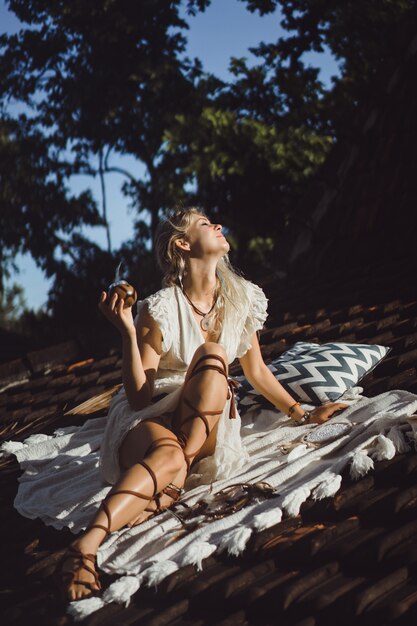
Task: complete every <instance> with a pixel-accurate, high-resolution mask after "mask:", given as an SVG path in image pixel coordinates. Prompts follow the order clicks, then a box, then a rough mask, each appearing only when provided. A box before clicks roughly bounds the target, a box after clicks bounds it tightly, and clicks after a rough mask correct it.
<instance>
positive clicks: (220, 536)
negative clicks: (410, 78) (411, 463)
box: [0, 387, 417, 621]
mask: <svg viewBox="0 0 417 626" xmlns="http://www.w3.org/2000/svg"><path fill="white" fill-rule="evenodd" d="M362 392H363V389H362V388H361V387H354V388H353V389H351V390H349V391H347V392H346V393H345V394H344V395H343V396H342V397H341V398H339V400H338V401H340V402H344V403H346V404H349V405H350V406H349V407H348V408H347V409H345V410H344V411H343V412H342V413H340V414H339V415H337V416H335V417H334V418H333V420H330V421H329V422H328V423H327V424H326V426H328V425H330V424H331V422H334V423H344V424H347V425H348V426H346V431H347V432H346V434H343V435H342V436H340V437H339V438H337V439H335V440H333V441H331V442H327V443H326V442H325V443H322V444H321V445H319V446H310V445H307V444H306V443H303V442H299V441H298V440H299V438H300V437H301V436H302V435H303V434H306V433H309V434H310V435H311V434H312V431H313V430H314V431H315V432H316V433H317V432H319V431H318V429H317V428H316V426H314V425H305V426H301V427H298V426H294V425H293V424H292V422H291V420H290V419H289V418H288V417H287V416H286V415H284V414H283V413H281V412H279V411H278V410H266V409H261V408H260V407H259V405H257V406H254V407H251V408H250V409H249V410H248V411H247V412H246V413H245V414H244V415H243V417H242V430H241V435H242V440H243V442H244V445H245V447H246V449H247V450H248V452H249V455H250V462H249V463H248V464H247V465H245V467H244V468H243V469H242V470H241V471H240V473H238V474H236V475H235V476H234V477H233V479H229V480H223V481H217V482H216V483H214V484H212V485H199V486H193V482H194V484H195V483H196V482H197V480H196V479H197V478H198V477H195V476H193V475H190V476H189V478H188V480H187V483H186V492H185V494H184V495H183V497H182V501H183V502H185V503H187V504H188V505H193V504H195V503H196V502H198V501H200V500H201V499H202V498H205V499H206V500H207V501H209V500H210V498H211V497H212V496H211V493H216V492H218V491H219V490H220V489H223V488H224V487H226V486H228V485H231V484H234V483H241V482H246V483H247V482H251V483H254V482H257V481H267V482H268V483H269V484H270V485H271V486H272V487H273V488H275V489H276V492H277V493H279V495H277V496H276V497H273V498H271V499H264V498H259V499H258V500H256V501H253V502H251V503H250V504H249V505H247V506H246V507H244V508H243V509H241V510H240V511H238V512H236V513H233V514H231V515H228V516H226V517H223V518H222V519H218V520H216V521H211V522H209V523H205V524H203V525H202V527H200V528H198V529H196V530H194V531H192V532H189V533H187V534H185V536H184V534H182V535H181V536H180V538H177V539H176V538H175V537H176V534H177V533H179V531H181V524H180V522H179V521H178V520H177V519H176V518H175V517H174V516H173V515H172V513H170V512H169V511H165V512H163V513H161V514H159V515H157V516H155V517H153V518H151V519H149V520H147V521H146V522H144V523H143V524H140V525H139V526H137V527H135V528H126V527H125V528H124V529H121V530H120V531H118V532H115V533H112V535H110V536H109V537H108V538H107V539H106V540H105V541H104V543H103V544H102V545H101V546H100V549H99V552H98V554H97V563H98V566H99V567H100V568H101V569H102V570H104V571H105V572H108V573H109V574H119V575H120V576H119V578H118V579H117V580H116V581H115V582H113V583H112V584H111V585H110V586H109V588H108V589H107V590H106V591H105V592H104V593H103V594H102V596H101V597H94V598H89V599H85V600H79V601H75V602H71V603H70V604H69V606H68V613H70V614H72V615H73V617H74V619H75V620H76V621H80V620H82V619H84V617H86V616H87V615H89V614H91V613H93V612H94V611H96V610H98V609H99V608H100V607H102V606H104V605H105V604H107V603H110V602H119V603H124V604H125V605H126V606H127V605H128V604H129V601H130V598H131V596H132V595H133V594H134V593H135V592H136V591H137V589H138V588H139V587H140V586H141V585H144V584H146V585H148V586H150V585H155V586H157V585H158V583H159V582H160V581H161V580H163V579H164V578H165V577H166V576H168V575H169V574H171V573H172V572H174V571H175V570H177V569H179V568H180V567H182V566H184V565H186V564H195V565H196V567H197V568H198V569H201V568H202V561H203V559H205V558H207V557H208V556H210V555H211V554H212V553H213V552H215V551H217V552H221V551H222V550H228V552H229V553H230V554H234V555H238V554H240V553H241V552H242V551H243V550H244V549H245V546H246V544H247V542H248V539H249V537H250V536H251V534H252V532H253V531H254V530H255V531H256V530H263V529H264V528H268V527H269V526H272V525H274V524H277V523H278V522H279V521H280V520H281V517H282V515H283V513H285V514H286V515H288V516H296V515H297V514H298V512H299V509H300V506H301V504H302V503H303V502H304V501H305V500H306V499H307V498H308V497H312V498H314V499H321V498H324V497H328V496H332V495H334V494H335V493H336V492H337V491H338V489H339V488H340V484H341V475H340V472H341V470H342V469H343V468H344V467H345V466H347V465H350V473H351V475H352V476H353V477H354V478H355V477H359V476H362V475H363V474H365V473H366V472H367V471H369V470H370V469H371V468H372V467H373V461H374V460H382V459H390V458H392V457H393V456H394V455H395V454H396V453H402V452H405V451H407V450H409V449H410V444H411V445H412V446H413V447H414V446H415V442H416V433H417V415H414V414H416V413H417V395H415V394H412V393H410V392H407V391H404V390H394V391H389V392H386V393H383V394H380V395H378V396H376V397H374V398H367V397H364V396H362V395H361V394H362ZM302 406H303V408H305V409H309V408H313V407H312V405H308V404H303V405H302ZM105 421H106V417H102V418H97V419H91V420H88V421H87V422H86V423H85V424H84V425H83V426H81V427H69V428H63V429H59V430H57V431H55V433H54V435H53V436H49V435H44V434H38V435H32V436H30V437H28V438H27V439H26V440H25V441H24V442H23V443H20V442H12V441H8V442H5V443H4V444H3V445H2V446H1V447H0V454H2V455H9V454H14V455H15V456H16V458H17V460H18V461H19V463H20V466H21V468H22V469H24V470H25V472H24V474H23V475H22V476H21V477H20V479H19V482H20V485H19V490H18V493H17V496H16V499H15V502H14V505H15V507H16V509H17V510H18V511H19V512H20V513H21V514H22V515H24V516H25V517H29V518H31V519H35V518H37V517H39V518H41V519H42V520H43V521H44V522H45V524H47V525H51V526H54V527H55V528H57V529H61V528H63V527H65V526H68V527H69V528H70V529H71V530H72V531H73V532H74V533H78V532H79V531H80V530H82V529H83V528H85V527H86V526H87V525H88V523H89V522H90V521H91V518H92V516H93V515H94V513H95V511H96V510H97V509H98V507H99V505H100V502H101V500H102V499H103V498H104V497H105V496H106V494H107V493H108V491H109V490H110V488H111V487H110V486H109V485H105V484H103V483H101V482H100V478H99V472H98V456H99V448H100V440H101V437H102V434H103V430H104V425H105ZM320 428H322V427H320ZM334 428H337V426H334ZM330 452H331V454H329V453H330Z"/></svg>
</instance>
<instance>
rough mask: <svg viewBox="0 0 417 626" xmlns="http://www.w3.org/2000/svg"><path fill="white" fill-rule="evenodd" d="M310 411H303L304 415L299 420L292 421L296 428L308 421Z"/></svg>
mask: <svg viewBox="0 0 417 626" xmlns="http://www.w3.org/2000/svg"><path fill="white" fill-rule="evenodd" d="M311 413H312V411H304V415H303V416H302V417H301V418H300V419H299V420H294V422H295V423H296V425H297V426H302V425H303V424H304V423H305V422H309V421H310V416H311Z"/></svg>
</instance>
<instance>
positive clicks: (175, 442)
mask: <svg viewBox="0 0 417 626" xmlns="http://www.w3.org/2000/svg"><path fill="white" fill-rule="evenodd" d="M160 441H172V442H173V443H159V442H160ZM157 444H158V445H157ZM164 446H168V447H171V448H178V446H179V442H178V440H177V439H173V438H172V437H160V438H159V439H155V440H154V441H153V442H152V443H151V445H150V446H149V448H148V449H147V450H146V452H145V454H144V457H147V456H148V455H149V454H150V453H151V452H153V451H154V450H156V449H157V448H163V447H164Z"/></svg>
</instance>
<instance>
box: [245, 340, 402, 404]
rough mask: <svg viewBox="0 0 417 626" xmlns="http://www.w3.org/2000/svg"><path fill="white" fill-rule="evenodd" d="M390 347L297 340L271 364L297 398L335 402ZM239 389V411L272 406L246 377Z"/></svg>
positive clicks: (373, 366) (313, 401) (380, 358)
mask: <svg viewBox="0 0 417 626" xmlns="http://www.w3.org/2000/svg"><path fill="white" fill-rule="evenodd" d="M391 350H392V348H391V347H385V346H378V345H369V344H364V343H338V342H335V343H324V344H318V343H311V342H308V341H297V343H295V344H294V346H293V347H292V348H290V349H289V350H287V351H286V352H284V353H283V354H281V356H279V357H278V358H276V359H274V360H273V361H271V363H269V365H268V367H269V369H270V370H271V371H272V372H273V373H274V375H275V376H276V378H277V379H278V380H279V382H280V383H281V385H282V386H283V387H284V388H285V389H286V390H287V391H288V393H290V394H291V395H292V396H293V398H294V399H295V400H298V401H299V402H307V403H309V404H314V405H317V406H319V405H321V404H323V403H324V402H335V401H336V400H337V399H338V398H340V396H342V395H343V394H344V392H345V391H346V390H347V389H350V388H351V387H354V386H355V385H356V384H357V383H359V382H360V381H361V380H362V378H364V377H365V376H366V375H367V374H369V372H371V371H372V370H373V369H374V368H375V367H376V366H377V365H378V363H380V362H381V361H382V359H383V358H385V357H386V356H387V354H389V352H391ZM236 379H237V380H238V381H239V382H240V383H241V384H242V386H241V387H240V388H239V391H238V394H237V396H238V405H239V410H240V411H241V409H243V412H244V407H245V406H246V407H247V406H248V405H252V404H253V403H256V404H258V403H259V404H261V405H265V406H269V407H270V406H271V404H270V402H268V401H267V400H265V398H264V397H263V396H261V395H260V394H258V393H257V392H256V391H255V390H254V389H253V387H252V386H251V385H250V384H249V383H248V381H247V380H246V378H245V377H244V376H238V377H236Z"/></svg>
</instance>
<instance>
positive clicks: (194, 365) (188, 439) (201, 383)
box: [174, 342, 228, 467]
mask: <svg viewBox="0 0 417 626" xmlns="http://www.w3.org/2000/svg"><path fill="white" fill-rule="evenodd" d="M210 357H211V358H210ZM217 357H220V358H221V359H222V361H223V362H224V365H225V367H223V365H222V362H221V361H220V360H219V359H218V358H217ZM199 361H200V362H199ZM210 366H214V368H216V369H211V368H210ZM225 368H226V369H225ZM219 370H221V371H223V372H224V374H222V373H221V371H219ZM227 374H228V368H227V354H226V352H225V350H224V348H223V346H221V345H220V344H218V343H214V342H206V343H203V344H202V345H201V346H199V348H198V349H197V350H196V352H195V354H194V356H193V359H192V361H191V363H190V365H189V367H188V371H187V375H186V377H185V382H184V388H183V392H182V395H181V398H180V402H179V405H178V409H177V412H176V416H175V420H174V427H175V432H180V433H182V434H184V435H185V437H184V440H183V450H184V453H185V457H186V460H188V465H189V467H191V465H192V463H193V461H197V460H200V459H202V458H204V457H205V456H209V455H211V454H213V452H214V449H215V446H216V436H217V426H218V421H219V418H220V415H221V413H222V412H223V409H224V406H225V403H226V399H227V397H228V384H227V378H226V375H227ZM210 413H215V414H213V415H210Z"/></svg>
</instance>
